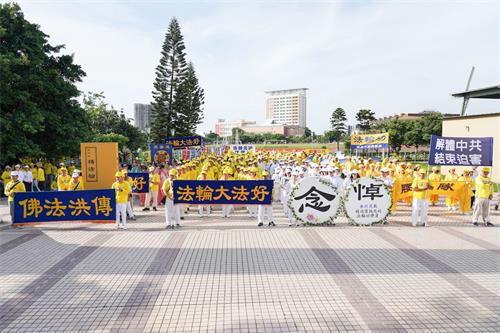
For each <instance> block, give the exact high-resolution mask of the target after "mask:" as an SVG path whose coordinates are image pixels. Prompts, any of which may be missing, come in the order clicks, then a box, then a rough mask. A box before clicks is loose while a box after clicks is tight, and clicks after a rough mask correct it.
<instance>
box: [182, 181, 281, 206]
mask: <svg viewBox="0 0 500 333" xmlns="http://www.w3.org/2000/svg"><path fill="white" fill-rule="evenodd" d="M173 192H174V203H175V204H178V203H181V204H197V205H204V204H205V205H228V204H229V205H270V204H271V200H272V193H273V181H272V180H222V181H219V180H175V181H174V185H173Z"/></svg>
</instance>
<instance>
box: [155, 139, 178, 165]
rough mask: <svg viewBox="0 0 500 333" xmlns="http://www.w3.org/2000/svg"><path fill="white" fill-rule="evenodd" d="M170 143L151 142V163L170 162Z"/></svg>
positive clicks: (171, 157)
mask: <svg viewBox="0 0 500 333" xmlns="http://www.w3.org/2000/svg"><path fill="white" fill-rule="evenodd" d="M172 159H173V156H172V145H169V144H165V143H152V144H151V163H156V164H157V165H158V164H172Z"/></svg>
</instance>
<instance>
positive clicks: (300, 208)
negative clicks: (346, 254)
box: [287, 177, 340, 224]
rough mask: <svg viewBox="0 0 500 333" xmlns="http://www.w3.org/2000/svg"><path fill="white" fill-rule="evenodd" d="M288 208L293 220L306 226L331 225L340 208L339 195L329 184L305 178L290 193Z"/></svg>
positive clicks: (325, 181) (322, 180) (321, 180)
mask: <svg viewBox="0 0 500 333" xmlns="http://www.w3.org/2000/svg"><path fill="white" fill-rule="evenodd" d="M287 204H288V207H289V209H290V210H291V212H292V215H293V217H294V218H295V219H297V220H299V221H301V222H303V223H306V224H333V223H334V219H335V217H336V216H337V213H338V210H339V207H340V193H339V192H338V191H337V188H336V187H335V185H333V184H332V183H331V182H329V181H327V180H325V179H323V178H317V177H307V178H304V179H303V180H301V181H300V182H299V184H298V185H297V187H295V188H294V189H293V190H292V192H291V193H290V198H289V200H288V203H287Z"/></svg>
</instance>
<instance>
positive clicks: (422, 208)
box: [411, 199, 429, 227]
mask: <svg viewBox="0 0 500 333" xmlns="http://www.w3.org/2000/svg"><path fill="white" fill-rule="evenodd" d="M428 205H429V203H428V202H427V200H426V199H413V202H412V206H411V225H412V226H414V227H415V226H416V225H417V220H418V215H420V222H421V223H422V224H423V225H427V206H428Z"/></svg>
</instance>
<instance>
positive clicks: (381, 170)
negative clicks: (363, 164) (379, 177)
mask: <svg viewBox="0 0 500 333" xmlns="http://www.w3.org/2000/svg"><path fill="white" fill-rule="evenodd" d="M380 172H389V169H388V168H382V169H380Z"/></svg>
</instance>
